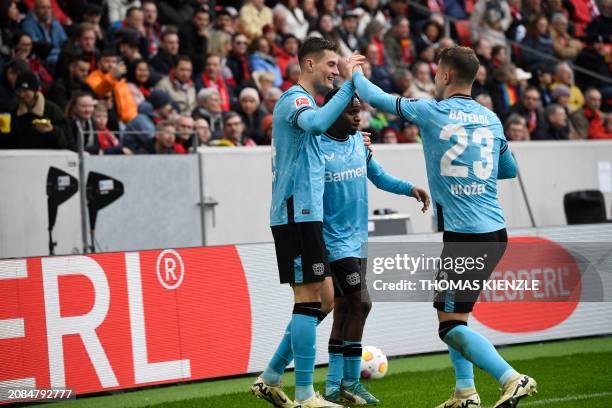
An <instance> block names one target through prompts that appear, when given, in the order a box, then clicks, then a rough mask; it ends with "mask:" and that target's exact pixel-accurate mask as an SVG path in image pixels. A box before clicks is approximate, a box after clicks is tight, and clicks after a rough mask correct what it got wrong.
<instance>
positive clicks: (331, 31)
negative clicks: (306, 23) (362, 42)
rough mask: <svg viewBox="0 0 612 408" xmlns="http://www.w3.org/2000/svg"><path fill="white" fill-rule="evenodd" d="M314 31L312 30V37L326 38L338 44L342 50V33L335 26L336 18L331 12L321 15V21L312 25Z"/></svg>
mask: <svg viewBox="0 0 612 408" xmlns="http://www.w3.org/2000/svg"><path fill="white" fill-rule="evenodd" d="M311 28H312V31H311V32H310V34H309V36H310V37H321V38H325V39H326V40H328V41H331V42H332V43H334V44H336V46H337V47H338V49H339V50H340V45H341V43H342V38H341V37H340V33H339V32H338V30H336V28H335V27H334V18H333V17H332V15H331V14H329V13H322V14H320V16H319V21H318V22H317V25H316V26H315V27H311ZM341 51H343V52H347V51H348V50H341Z"/></svg>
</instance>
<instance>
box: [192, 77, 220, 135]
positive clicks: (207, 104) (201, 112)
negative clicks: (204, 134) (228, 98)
mask: <svg viewBox="0 0 612 408" xmlns="http://www.w3.org/2000/svg"><path fill="white" fill-rule="evenodd" d="M191 116H192V117H193V118H194V119H198V118H204V119H206V121H207V122H208V124H209V125H210V132H211V134H212V137H213V139H218V138H220V137H221V135H222V134H223V111H222V110H221V97H220V96H219V91H217V90H216V89H215V88H203V89H201V90H200V92H198V106H197V107H196V108H195V109H194V110H193V112H191Z"/></svg>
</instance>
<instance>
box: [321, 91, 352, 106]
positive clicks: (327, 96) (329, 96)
mask: <svg viewBox="0 0 612 408" xmlns="http://www.w3.org/2000/svg"><path fill="white" fill-rule="evenodd" d="M339 90H340V88H334V89H332V90H331V91H329V92H328V93H327V94H325V100H324V101H323V105H327V103H328V102H329V101H331V99H332V98H333V97H334V95H336V94H337V93H338V91H339ZM354 100H357V101H359V102H360V103H361V98H360V97H359V95H357V94H356V93H354V94H353V97H352V98H351V102H350V104H351V105H353V101H354ZM345 109H346V108H345Z"/></svg>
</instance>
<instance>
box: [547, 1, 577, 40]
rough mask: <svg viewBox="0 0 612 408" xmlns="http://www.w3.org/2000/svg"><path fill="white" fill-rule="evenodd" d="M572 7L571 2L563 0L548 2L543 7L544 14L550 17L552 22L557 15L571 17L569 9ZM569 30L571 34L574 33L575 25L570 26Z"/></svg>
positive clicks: (570, 24)
mask: <svg viewBox="0 0 612 408" xmlns="http://www.w3.org/2000/svg"><path fill="white" fill-rule="evenodd" d="M567 6H569V7H572V8H573V6H571V5H570V3H569V2H564V1H563V0H546V1H545V2H544V3H543V5H542V7H543V8H544V12H545V13H546V15H547V16H548V18H549V20H550V21H551V22H552V18H553V16H554V15H555V14H563V15H564V16H565V17H568V19H569V16H570V11H569V10H568V7H567ZM568 27H569V30H568V31H570V32H571V33H574V23H571V22H570V23H569V24H568Z"/></svg>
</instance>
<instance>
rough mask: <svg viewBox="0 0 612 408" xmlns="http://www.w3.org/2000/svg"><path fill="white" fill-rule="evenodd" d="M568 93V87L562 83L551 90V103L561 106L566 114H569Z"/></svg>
mask: <svg viewBox="0 0 612 408" xmlns="http://www.w3.org/2000/svg"><path fill="white" fill-rule="evenodd" d="M570 95H571V92H570V89H569V88H568V87H567V86H565V85H563V84H561V85H558V86H557V87H555V89H553V91H552V92H551V96H552V98H553V103H556V104H557V105H561V106H563V108H564V109H565V111H566V112H567V114H568V116H569V114H570V109H569V100H570Z"/></svg>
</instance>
